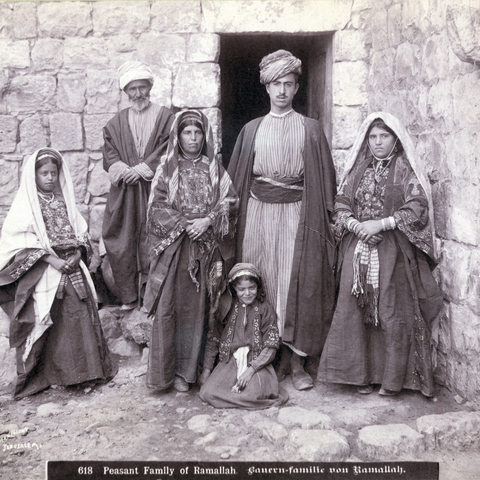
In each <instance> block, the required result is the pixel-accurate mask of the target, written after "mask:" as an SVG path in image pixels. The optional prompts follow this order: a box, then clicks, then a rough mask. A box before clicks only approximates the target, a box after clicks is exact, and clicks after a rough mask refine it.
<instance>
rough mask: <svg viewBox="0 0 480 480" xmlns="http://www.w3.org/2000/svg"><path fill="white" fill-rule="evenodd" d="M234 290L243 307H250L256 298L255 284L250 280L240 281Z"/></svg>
mask: <svg viewBox="0 0 480 480" xmlns="http://www.w3.org/2000/svg"><path fill="white" fill-rule="evenodd" d="M234 288H235V291H236V292H237V295H238V298H239V300H240V301H241V302H243V303H244V304H245V305H250V304H251V303H252V302H253V301H254V300H255V299H256V298H257V284H256V283H255V282H252V281H251V280H241V281H240V282H239V283H237V285H235V287H234Z"/></svg>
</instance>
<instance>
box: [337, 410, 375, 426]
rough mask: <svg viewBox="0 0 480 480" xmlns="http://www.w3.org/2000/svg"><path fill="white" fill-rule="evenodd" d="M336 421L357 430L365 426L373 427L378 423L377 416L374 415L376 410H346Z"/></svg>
mask: <svg viewBox="0 0 480 480" xmlns="http://www.w3.org/2000/svg"><path fill="white" fill-rule="evenodd" d="M336 421H338V422H340V423H341V424H344V425H348V426H350V427H352V426H355V427H357V428H359V427H363V426H365V425H372V424H374V423H376V422H377V416H376V415H375V413H374V409H366V408H355V409H349V410H347V409H345V410H342V412H341V414H339V416H338V418H337V419H336Z"/></svg>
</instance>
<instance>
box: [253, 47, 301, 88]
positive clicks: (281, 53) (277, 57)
mask: <svg viewBox="0 0 480 480" xmlns="http://www.w3.org/2000/svg"><path fill="white" fill-rule="evenodd" d="M289 73H295V74H296V75H301V73H302V61H301V60H300V59H298V58H297V57H294V56H293V55H292V54H291V53H290V52H287V51H286V50H277V51H276V52H273V53H270V54H269V55H267V56H266V57H263V58H262V61H261V62H260V82H261V83H263V84H264V85H267V84H268V83H270V82H273V81H274V80H276V79H277V78H281V77H284V76H285V75H288V74H289Z"/></svg>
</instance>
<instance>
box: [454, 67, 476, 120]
mask: <svg viewBox="0 0 480 480" xmlns="http://www.w3.org/2000/svg"><path fill="white" fill-rule="evenodd" d="M478 79H479V77H478V71H477V72H473V73H470V74H468V75H459V76H458V77H456V78H455V79H454V80H453V82H452V94H453V98H454V101H455V103H454V109H453V114H454V119H455V123H456V124H457V125H462V127H463V128H468V127H470V128H473V129H476V128H478V118H479V115H480V97H479V95H480V82H479V81H478Z"/></svg>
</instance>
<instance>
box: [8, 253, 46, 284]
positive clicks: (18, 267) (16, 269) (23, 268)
mask: <svg viewBox="0 0 480 480" xmlns="http://www.w3.org/2000/svg"><path fill="white" fill-rule="evenodd" d="M47 254H48V252H47V251H46V250H42V249H39V250H35V251H33V252H32V253H30V254H29V255H27V256H26V257H25V258H24V259H23V260H22V261H20V262H14V263H13V264H12V267H11V274H10V275H11V277H12V278H13V280H18V279H19V278H20V277H21V276H22V275H23V274H24V273H25V272H27V271H28V270H30V268H32V267H33V265H35V263H37V261H38V260H40V258H42V257H43V256H44V255H47Z"/></svg>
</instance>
